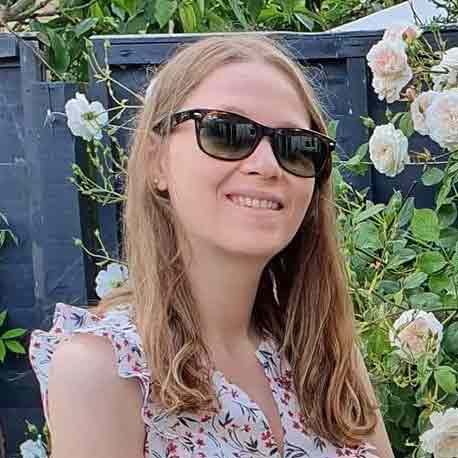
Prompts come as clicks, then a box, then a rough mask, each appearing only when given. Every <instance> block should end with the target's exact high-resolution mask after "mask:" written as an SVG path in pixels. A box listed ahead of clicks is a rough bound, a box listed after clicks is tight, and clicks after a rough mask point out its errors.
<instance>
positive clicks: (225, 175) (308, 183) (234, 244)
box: [160, 63, 315, 261]
mask: <svg viewBox="0 0 458 458" xmlns="http://www.w3.org/2000/svg"><path fill="white" fill-rule="evenodd" d="M193 108H194V109H195V108H211V109H221V110H227V111H231V112H235V113H239V114H241V115H244V116H247V117H249V118H251V119H253V120H255V121H258V122H260V123H262V124H264V125H266V126H270V127H300V128H310V117H309V115H308V112H307V107H305V106H304V105H303V103H302V102H301V100H300V98H299V96H298V94H297V92H296V90H295V88H294V86H293V85H292V83H291V82H290V81H289V80H288V79H287V77H286V76H285V75H284V74H283V73H282V72H281V71H280V70H278V69H276V68H275V67H273V66H270V65H268V64H260V63H233V64H229V65H226V66H224V67H221V68H219V69H216V70H215V71H213V72H211V73H210V74H209V75H208V76H207V77H206V78H205V79H204V80H203V81H202V82H201V84H200V85H199V86H198V87H197V89H195V90H194V92H193V93H192V94H191V96H190V97H189V98H188V100H187V101H186V103H185V104H184V106H183V107H181V109H180V111H182V110H187V109H193ZM164 154H165V156H164V160H163V167H162V174H161V176H160V183H161V184H162V186H163V187H165V186H166V187H167V189H168V191H169V195H170V199H171V204H172V206H173V208H174V209H175V211H176V214H177V217H178V219H179V221H180V222H181V224H182V225H183V227H184V230H185V233H186V236H187V237H188V238H189V240H190V241H191V245H192V246H194V247H195V248H197V250H199V249H201V248H205V249H207V248H212V249H219V250H223V251H224V252H227V253H228V254H232V255H237V256H251V257H257V258H260V259H263V260H264V261H268V259H270V258H271V257H272V256H274V255H275V254H276V253H278V252H279V251H281V250H282V249H283V248H284V247H285V246H286V245H287V244H288V243H289V242H290V240H291V239H292V238H293V236H294V235H295V234H296V232H297V230H298V228H299V226H300V224H301V222H302V220H303V218H304V216H305V213H306V211H307V208H308V206H309V204H310V200H311V197H312V193H313V188H314V185H315V178H301V177H297V176H294V175H292V174H290V173H288V172H286V171H285V170H283V169H282V168H281V167H280V166H279V164H278V163H277V160H276V158H275V156H274V155H273V152H272V149H271V146H270V143H269V140H268V138H267V137H265V138H263V139H262V140H261V142H260V144H259V145H258V147H257V148H256V150H255V151H254V152H253V154H251V155H250V156H249V157H247V158H246V159H243V160H240V161H237V162H226V161H222V160H218V159H214V158H212V157H210V156H208V155H206V154H205V153H204V152H203V151H201V149H200V148H199V146H198V144H197V140H196V136H195V127H194V121H193V120H189V121H186V122H184V123H182V124H180V125H178V127H177V128H176V129H175V130H174V131H173V133H172V135H171V138H170V143H169V150H168V151H167V152H166V153H164ZM266 197H267V200H275V201H280V202H281V208H278V209H272V208H255V207H253V206H251V207H250V206H246V205H247V204H248V201H247V198H248V199H251V200H252V199H258V200H262V198H266ZM264 205H265V203H264ZM267 207H269V205H267Z"/></svg>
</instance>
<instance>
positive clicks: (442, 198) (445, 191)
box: [436, 176, 452, 208]
mask: <svg viewBox="0 0 458 458" xmlns="http://www.w3.org/2000/svg"><path fill="white" fill-rule="evenodd" d="M451 189H452V178H451V177H450V176H447V177H445V179H444V180H443V181H442V184H441V186H440V189H439V191H438V193H437V194H436V207H437V208H439V207H441V206H442V205H444V204H446V203H449V202H448V199H447V197H448V195H449V194H450V191H451Z"/></svg>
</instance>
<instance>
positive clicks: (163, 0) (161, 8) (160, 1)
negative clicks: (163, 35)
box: [154, 0, 178, 29]
mask: <svg viewBox="0 0 458 458" xmlns="http://www.w3.org/2000/svg"><path fill="white" fill-rule="evenodd" d="M177 8H178V3H177V1H176V0H156V3H155V8H154V17H155V18H156V21H157V22H158V24H159V26H160V27H161V29H162V27H164V26H165V25H167V24H168V23H169V20H170V19H172V16H173V15H174V14H175V11H176V10H177Z"/></svg>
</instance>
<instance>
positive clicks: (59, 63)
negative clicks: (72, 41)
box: [48, 30, 70, 74]
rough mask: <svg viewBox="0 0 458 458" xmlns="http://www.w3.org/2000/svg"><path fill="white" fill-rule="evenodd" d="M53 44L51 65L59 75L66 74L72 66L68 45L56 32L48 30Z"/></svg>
mask: <svg viewBox="0 0 458 458" xmlns="http://www.w3.org/2000/svg"><path fill="white" fill-rule="evenodd" d="M48 36H49V40H50V42H51V51H52V61H51V65H52V66H53V68H54V70H56V72H57V73H61V74H62V73H65V72H66V71H67V68H68V66H69V65H70V55H69V53H68V52H67V44H66V42H65V41H64V39H63V38H62V37H61V36H60V35H59V34H58V33H57V32H55V31H53V30H48Z"/></svg>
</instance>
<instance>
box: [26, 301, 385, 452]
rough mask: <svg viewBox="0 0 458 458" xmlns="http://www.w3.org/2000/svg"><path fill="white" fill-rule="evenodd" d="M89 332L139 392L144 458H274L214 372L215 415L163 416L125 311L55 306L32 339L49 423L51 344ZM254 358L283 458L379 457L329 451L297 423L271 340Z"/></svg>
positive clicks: (256, 413)
mask: <svg viewBox="0 0 458 458" xmlns="http://www.w3.org/2000/svg"><path fill="white" fill-rule="evenodd" d="M79 333H88V334H95V335H98V336H106V337H107V338H108V339H110V341H111V343H112V345H113V349H114V351H115V355H116V363H117V368H118V374H119V376H120V377H125V378H130V377H135V378H136V379H137V380H138V382H139V383H140V386H141V390H142V393H143V406H142V410H141V415H142V418H143V421H144V424H145V432H146V434H145V438H146V439H145V444H144V455H145V458H210V457H211V458H252V457H256V458H258V457H259V458H260V457H273V458H281V455H280V451H279V449H278V446H277V443H276V440H275V438H274V436H273V434H272V430H271V428H270V426H269V424H268V421H267V419H266V417H265V415H264V414H263V412H262V411H261V410H260V408H259V407H258V406H257V405H256V403H255V402H254V401H253V400H251V399H250V398H249V396H248V395H247V394H246V393H245V392H244V391H243V390H242V389H241V388H240V387H238V386H237V385H234V384H231V383H229V382H228V380H226V379H225V377H224V374H223V373H222V372H221V371H215V372H214V373H213V382H214V386H215V390H216V393H217V396H218V399H219V400H220V405H221V409H220V411H219V412H218V413H217V414H214V415H213V416H210V415H207V416H203V415H198V414H193V413H189V414H185V413H183V414H173V415H171V414H166V413H164V411H162V410H161V408H160V407H159V406H157V405H155V403H154V402H153V401H154V400H153V399H152V396H151V390H150V372H149V369H148V367H147V364H146V359H145V357H144V353H143V350H142V344H141V342H140V337H139V335H138V333H137V332H136V327H135V323H134V320H133V319H132V315H131V312H130V307H129V306H125V307H123V306H121V307H119V308H117V309H113V310H110V311H108V312H105V314H104V315H102V316H96V315H95V314H93V313H91V312H90V311H89V310H88V309H86V308H80V307H76V306H71V305H67V304H64V303H60V302H58V303H57V304H56V307H55V312H54V317H53V325H52V327H51V329H50V330H49V331H43V330H40V329H35V330H34V331H33V332H32V334H31V341H30V347H29V358H30V362H31V365H32V368H33V370H34V372H35V374H36V376H37V378H38V381H39V384H40V389H41V396H42V402H43V408H44V414H45V419H46V420H48V410H47V407H48V391H47V385H48V368H49V363H50V361H51V358H52V356H53V353H54V350H55V349H56V347H57V345H58V344H59V343H60V342H62V341H64V340H66V339H68V338H69V337H70V336H71V335H73V334H79ZM256 355H257V357H258V359H259V361H260V363H261V364H262V366H263V368H264V370H265V374H266V377H267V379H268V381H269V383H270V386H271V389H272V394H273V397H274V400H275V402H276V404H277V406H278V410H279V412H280V417H281V423H282V426H283V431H284V446H283V448H284V452H283V457H284V458H302V457H309V458H337V457H354V458H378V457H377V455H376V450H375V448H374V447H373V446H372V445H371V444H369V443H367V442H364V443H363V444H361V445H359V446H358V447H352V448H350V447H336V446H334V445H332V444H331V443H329V442H328V441H327V440H325V439H322V438H320V437H318V436H316V435H314V434H313V433H307V432H306V431H305V430H304V428H303V426H302V422H301V414H300V411H299V408H298V402H297V399H296V396H295V394H294V390H293V382H292V374H291V368H290V366H289V365H288V363H287V362H286V360H285V359H284V358H282V357H281V355H280V354H279V352H278V351H277V349H276V347H275V345H274V344H273V342H272V341H270V340H265V341H263V342H262V343H261V344H260V346H259V348H258V349H257V352H256Z"/></svg>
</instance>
